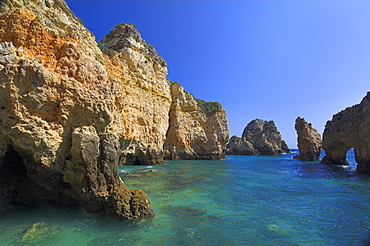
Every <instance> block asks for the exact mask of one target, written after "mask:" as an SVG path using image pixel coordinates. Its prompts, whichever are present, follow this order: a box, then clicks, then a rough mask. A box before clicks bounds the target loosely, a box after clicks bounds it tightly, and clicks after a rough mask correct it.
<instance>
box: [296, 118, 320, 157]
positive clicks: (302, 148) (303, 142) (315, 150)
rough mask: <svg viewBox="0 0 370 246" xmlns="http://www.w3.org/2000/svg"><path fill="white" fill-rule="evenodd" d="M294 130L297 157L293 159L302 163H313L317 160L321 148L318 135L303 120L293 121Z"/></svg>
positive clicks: (309, 124)
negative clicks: (297, 150) (295, 132)
mask: <svg viewBox="0 0 370 246" xmlns="http://www.w3.org/2000/svg"><path fill="white" fill-rule="evenodd" d="M295 129H296V131H297V134H298V137H297V141H298V148H299V155H297V156H294V158H295V159H300V160H302V161H314V160H317V159H319V157H320V151H321V146H322V140H321V135H320V133H319V132H318V131H317V130H316V129H315V128H313V127H312V124H311V123H307V122H306V121H305V119H304V118H301V117H298V118H297V119H296V121H295Z"/></svg>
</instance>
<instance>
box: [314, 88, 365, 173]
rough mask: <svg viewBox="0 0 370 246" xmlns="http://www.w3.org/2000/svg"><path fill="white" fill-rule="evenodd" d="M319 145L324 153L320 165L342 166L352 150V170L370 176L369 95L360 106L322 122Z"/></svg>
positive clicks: (350, 108)
mask: <svg viewBox="0 0 370 246" xmlns="http://www.w3.org/2000/svg"><path fill="white" fill-rule="evenodd" d="M322 145H323V149H324V150H325V152H326V156H325V157H324V158H323V159H322V161H321V162H322V163H326V164H338V165H346V164H348V162H347V160H346V154H347V151H348V150H350V149H351V148H354V151H355V157H356V162H357V170H356V171H357V172H358V173H364V174H370V92H368V93H367V95H366V96H365V97H364V98H363V99H362V101H361V103H360V104H357V105H354V106H352V107H349V108H347V109H345V110H343V111H341V112H339V113H338V114H336V115H334V116H333V118H332V120H330V121H327V122H326V125H325V130H324V134H323V143H322Z"/></svg>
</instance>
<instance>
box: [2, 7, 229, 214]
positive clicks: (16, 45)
mask: <svg viewBox="0 0 370 246" xmlns="http://www.w3.org/2000/svg"><path fill="white" fill-rule="evenodd" d="M0 30H1V31H0V98H1V100H0V212H1V210H2V209H3V208H4V206H5V205H6V204H8V203H24V204H31V203H34V202H38V201H49V202H53V203H59V204H64V205H81V206H83V207H84V208H85V209H86V210H87V211H89V212H95V213H103V214H106V215H110V216H118V217H121V218H129V219H139V218H143V217H145V216H148V215H152V214H153V211H152V209H151V206H150V202H149V200H148V197H147V195H146V194H145V193H144V192H143V191H141V190H133V191H131V190H128V189H127V188H126V186H125V185H124V183H123V182H122V180H121V179H120V177H119V175H118V165H119V164H131V165H132V164H134V165H135V164H146V165H151V164H161V163H164V157H165V151H164V145H165V143H166V147H167V149H166V151H169V153H170V154H169V155H171V156H175V157H176V158H177V157H178V158H183V157H184V156H186V157H187V158H204V159H205V158H209V159H216V158H222V157H223V154H222V151H223V148H222V145H223V144H224V143H225V142H226V140H224V139H227V138H228V130H227V121H226V116H225V114H224V111H223V109H222V108H221V107H219V108H217V110H214V111H212V112H208V111H204V110H201V109H200V108H201V107H198V106H196V113H191V112H188V111H186V110H187V108H186V103H187V102H186V101H181V100H182V99H180V98H179V99H176V97H174V95H175V94H174V93H176V90H179V91H180V89H179V88H180V87H179V86H177V87H174V86H172V85H171V83H170V82H169V81H168V80H167V78H166V77H167V64H166V63H165V61H164V59H163V58H162V57H161V56H159V55H158V53H157V52H156V51H155V49H154V48H153V46H151V45H150V44H148V43H146V42H145V41H144V40H143V39H142V38H141V36H140V34H139V32H138V31H137V30H136V28H135V26H134V25H132V24H124V23H122V24H119V25H117V26H116V27H114V28H113V29H112V31H111V32H110V33H109V34H108V35H107V36H105V37H104V38H103V40H102V44H98V43H97V42H96V41H95V37H94V36H93V34H92V33H91V32H90V31H89V30H87V29H86V27H85V26H84V25H83V24H82V22H81V21H80V20H79V19H78V18H77V17H76V16H75V15H74V14H73V13H72V12H71V10H70V9H69V8H68V5H67V4H66V2H65V1H63V0H53V1H49V0H47V1H28V0H27V1H12V0H2V1H0ZM176 88H177V89H176ZM179 94H181V93H180V92H179ZM184 94H186V93H185V92H184ZM190 104H192V102H190ZM183 112H186V113H183ZM212 114H213V115H212ZM171 115H172V116H171ZM192 117H194V119H192ZM177 119H179V120H180V119H181V120H187V122H182V121H181V122H178V120H177ZM176 122H177V123H176ZM191 124H194V125H191ZM186 131H189V132H188V133H186V134H188V135H187V136H185V137H184V136H183V135H180V134H185V132H186ZM192 132H194V133H196V135H197V136H193V135H191V134H192ZM167 133H169V134H167ZM170 133H173V134H174V135H171V134H170ZM176 134H177V135H176ZM186 134H185V135H186ZM202 134H203V135H202ZM167 135H168V140H166V138H167ZM198 136H199V137H198ZM177 139H179V141H186V142H185V143H186V144H185V145H184V146H185V147H184V151H183V150H182V149H181V147H178V146H180V145H178V143H177V142H176V141H177ZM181 139H183V140H181ZM175 140H176V141H175ZM198 144H199V147H197V146H198ZM213 144H214V145H213ZM197 148H198V149H197ZM184 152H186V153H192V155H184V154H183V153H184Z"/></svg>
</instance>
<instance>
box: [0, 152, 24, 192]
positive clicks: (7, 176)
mask: <svg viewBox="0 0 370 246" xmlns="http://www.w3.org/2000/svg"><path fill="white" fill-rule="evenodd" d="M26 179H28V177H27V169H26V167H25V166H24V164H23V158H22V156H21V155H20V154H18V152H17V151H15V150H14V148H13V146H11V145H9V146H8V150H7V152H6V153H5V155H4V157H3V161H2V165H1V166H0V184H1V187H4V186H9V184H12V185H17V184H19V183H20V182H24V180H26Z"/></svg>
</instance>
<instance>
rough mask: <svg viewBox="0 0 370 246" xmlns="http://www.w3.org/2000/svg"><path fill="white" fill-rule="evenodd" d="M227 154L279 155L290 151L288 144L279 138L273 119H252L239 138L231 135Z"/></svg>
mask: <svg viewBox="0 0 370 246" xmlns="http://www.w3.org/2000/svg"><path fill="white" fill-rule="evenodd" d="M226 148H227V150H226V154H228V155H235V154H237V155H239V154H242V153H243V154H247V155H279V154H284V153H290V150H289V148H288V145H287V144H286V143H285V141H284V140H282V138H281V134H280V132H279V131H278V130H277V128H276V126H275V122H274V121H272V120H271V121H264V120H261V119H255V120H252V121H251V122H250V123H249V124H248V125H247V126H246V127H245V128H244V131H243V135H242V137H241V138H238V137H236V136H233V137H232V138H231V139H230V141H229V143H228V144H227V146H226Z"/></svg>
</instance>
